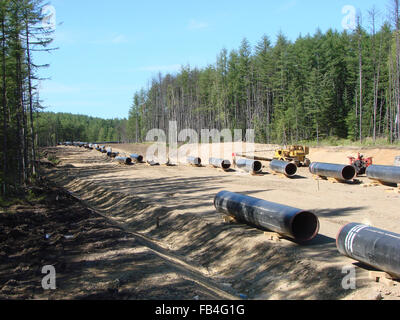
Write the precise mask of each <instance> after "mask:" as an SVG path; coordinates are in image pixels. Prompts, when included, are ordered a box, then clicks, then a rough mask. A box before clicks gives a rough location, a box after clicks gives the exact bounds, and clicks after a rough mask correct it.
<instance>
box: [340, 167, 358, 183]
mask: <svg viewBox="0 0 400 320" xmlns="http://www.w3.org/2000/svg"><path fill="white" fill-rule="evenodd" d="M342 176H343V178H344V179H345V180H351V179H353V178H354V177H355V176H356V169H355V168H354V167H353V166H346V167H345V168H344V169H343V171H342Z"/></svg>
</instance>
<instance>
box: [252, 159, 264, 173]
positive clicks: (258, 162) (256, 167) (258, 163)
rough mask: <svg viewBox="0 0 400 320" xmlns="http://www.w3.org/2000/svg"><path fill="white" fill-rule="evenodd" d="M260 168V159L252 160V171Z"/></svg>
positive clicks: (257, 170) (258, 170)
mask: <svg viewBox="0 0 400 320" xmlns="http://www.w3.org/2000/svg"><path fill="white" fill-rule="evenodd" d="M261 169H262V164H261V162H260V161H254V162H253V171H254V172H260V171H261Z"/></svg>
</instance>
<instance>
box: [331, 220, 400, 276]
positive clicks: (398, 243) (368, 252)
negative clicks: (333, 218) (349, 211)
mask: <svg viewBox="0 0 400 320" xmlns="http://www.w3.org/2000/svg"><path fill="white" fill-rule="evenodd" d="M336 246H337V248H338V250H339V252H340V253H341V254H342V255H345V256H347V257H349V258H352V259H355V260H357V261H360V262H362V263H365V264H367V265H370V266H372V267H374V268H376V269H379V270H383V271H385V272H387V273H389V274H390V275H392V276H394V277H396V278H400V234H396V233H393V232H389V231H385V230H381V229H377V228H373V227H369V226H366V225H363V224H358V223H350V224H348V225H346V226H344V227H343V228H342V229H341V230H340V231H339V234H338V236H337V239H336Z"/></svg>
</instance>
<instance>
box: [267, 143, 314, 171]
mask: <svg viewBox="0 0 400 320" xmlns="http://www.w3.org/2000/svg"><path fill="white" fill-rule="evenodd" d="M309 154H310V148H309V147H306V146H287V147H286V149H278V150H276V151H275V156H274V159H276V160H282V161H288V162H294V163H295V164H296V165H297V166H298V167H309V166H310V164H311V161H310V159H308V158H307V156H308V155H309Z"/></svg>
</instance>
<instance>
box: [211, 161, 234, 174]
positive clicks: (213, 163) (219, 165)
mask: <svg viewBox="0 0 400 320" xmlns="http://www.w3.org/2000/svg"><path fill="white" fill-rule="evenodd" d="M208 163H209V164H210V165H211V166H213V167H214V168H220V169H223V170H224V171H227V170H229V169H230V168H231V165H232V164H231V162H230V161H229V160H224V159H218V158H210V159H208Z"/></svg>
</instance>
